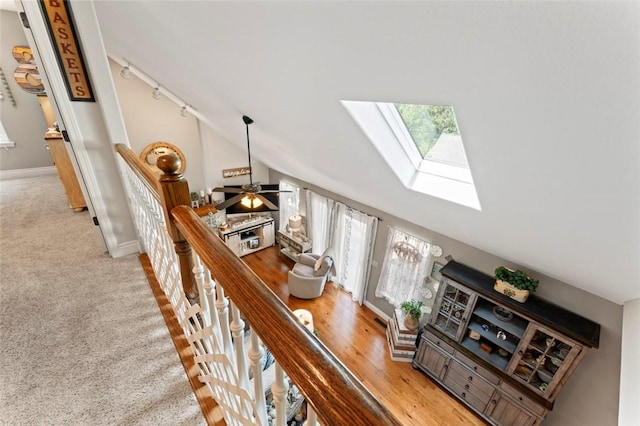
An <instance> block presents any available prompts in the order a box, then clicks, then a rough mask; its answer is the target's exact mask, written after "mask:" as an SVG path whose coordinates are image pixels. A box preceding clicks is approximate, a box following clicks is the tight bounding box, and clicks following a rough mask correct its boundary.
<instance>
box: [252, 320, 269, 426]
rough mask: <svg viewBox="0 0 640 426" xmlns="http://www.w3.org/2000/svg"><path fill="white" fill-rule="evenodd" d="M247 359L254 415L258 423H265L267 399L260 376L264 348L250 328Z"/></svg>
mask: <svg viewBox="0 0 640 426" xmlns="http://www.w3.org/2000/svg"><path fill="white" fill-rule="evenodd" d="M248 355H249V361H250V362H251V371H252V372H253V392H254V401H255V403H256V411H257V413H256V416H257V417H258V418H259V419H260V423H261V424H263V425H266V424H267V401H266V399H265V395H264V381H263V378H262V366H263V365H264V350H263V349H262V346H261V345H260V340H259V339H258V335H257V334H256V332H255V331H254V330H251V344H250V346H249V352H248Z"/></svg>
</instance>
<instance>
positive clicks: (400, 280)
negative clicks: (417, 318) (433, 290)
mask: <svg viewBox="0 0 640 426" xmlns="http://www.w3.org/2000/svg"><path fill="white" fill-rule="evenodd" d="M429 257H430V255H429V243H428V242H427V241H424V240H422V239H420V238H418V237H415V236H413V235H410V234H407V233H406V232H403V231H400V230H399V229H395V228H389V237H388V238H387V248H386V252H385V256H384V263H383V265H382V271H381V272H380V280H379V281H378V287H377V288H376V296H378V297H383V298H385V299H386V300H387V301H389V303H391V304H392V305H394V306H399V305H400V304H401V303H402V302H404V301H407V300H410V299H416V300H424V297H425V292H426V286H425V285H424V284H423V279H424V275H425V271H426V270H427V266H428V265H429V262H430V258H429Z"/></svg>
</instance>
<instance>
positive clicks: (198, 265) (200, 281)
mask: <svg viewBox="0 0 640 426" xmlns="http://www.w3.org/2000/svg"><path fill="white" fill-rule="evenodd" d="M192 257H193V276H194V278H195V280H196V284H197V285H198V294H199V295H200V307H201V308H202V310H203V311H205V312H206V311H207V310H208V309H209V308H208V307H207V299H206V296H205V294H204V267H203V266H202V262H200V256H198V254H197V253H196V252H195V251H194V252H193V256H192ZM202 322H203V323H204V324H206V320H205V319H204V318H203V319H202Z"/></svg>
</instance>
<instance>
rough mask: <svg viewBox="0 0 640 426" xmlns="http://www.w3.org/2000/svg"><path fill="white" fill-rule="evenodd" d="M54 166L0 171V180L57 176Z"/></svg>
mask: <svg viewBox="0 0 640 426" xmlns="http://www.w3.org/2000/svg"><path fill="white" fill-rule="evenodd" d="M57 173H58V172H57V170H56V168H55V166H47V167H34V168H31V169H14V170H0V180H11V179H22V178H31V177H37V176H45V175H55V174H57Z"/></svg>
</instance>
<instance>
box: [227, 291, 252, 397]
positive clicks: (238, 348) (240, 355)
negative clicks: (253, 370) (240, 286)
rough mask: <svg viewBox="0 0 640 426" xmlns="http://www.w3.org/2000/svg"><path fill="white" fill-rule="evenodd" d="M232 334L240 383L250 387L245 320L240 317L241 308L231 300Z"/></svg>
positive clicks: (243, 386)
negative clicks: (246, 356)
mask: <svg viewBox="0 0 640 426" xmlns="http://www.w3.org/2000/svg"><path fill="white" fill-rule="evenodd" d="M231 318H232V320H231V334H232V335H233V347H234V349H235V354H236V371H237V372H238V384H239V385H240V387H242V388H244V389H248V388H249V373H248V371H247V362H246V360H245V350H244V321H243V320H242V318H241V317H240V310H239V309H238V307H237V306H236V305H235V304H234V303H233V301H232V302H231Z"/></svg>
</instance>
